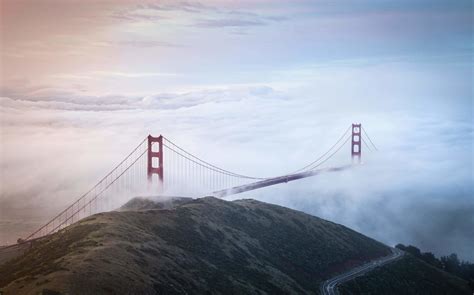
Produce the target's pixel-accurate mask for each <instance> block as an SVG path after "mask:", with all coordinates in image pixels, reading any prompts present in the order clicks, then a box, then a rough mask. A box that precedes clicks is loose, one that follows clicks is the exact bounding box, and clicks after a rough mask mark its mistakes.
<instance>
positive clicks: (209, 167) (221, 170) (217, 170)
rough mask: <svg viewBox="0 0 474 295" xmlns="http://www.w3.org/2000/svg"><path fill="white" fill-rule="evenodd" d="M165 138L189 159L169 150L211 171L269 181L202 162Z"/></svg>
mask: <svg viewBox="0 0 474 295" xmlns="http://www.w3.org/2000/svg"><path fill="white" fill-rule="evenodd" d="M163 138H164V139H165V140H166V141H167V142H169V143H170V144H171V145H173V146H174V147H175V148H177V149H179V150H180V151H181V152H182V153H185V154H187V155H188V157H186V156H184V155H183V154H181V153H179V152H178V151H176V150H174V149H173V148H171V147H169V146H166V145H165V144H163V145H165V146H166V147H167V148H168V149H170V150H172V151H174V152H175V153H177V154H179V155H180V156H182V157H185V158H186V159H188V160H190V161H193V160H192V159H190V158H189V157H191V158H194V159H195V160H196V161H199V162H201V163H202V164H200V163H196V162H195V161H193V162H194V163H196V164H199V165H201V166H203V167H205V168H208V169H210V170H213V171H215V172H220V173H222V174H225V175H228V176H234V177H239V178H245V179H255V180H263V179H267V178H268V177H255V176H248V175H242V174H238V173H235V172H232V171H229V170H225V169H222V168H220V167H218V166H216V165H213V164H211V163H209V162H206V161H204V160H202V159H201V158H199V157H197V156H195V155H193V154H191V153H190V152H188V151H186V150H184V149H183V148H181V147H180V146H178V145H177V144H175V143H174V142H172V141H171V140H169V139H168V138H166V137H164V136H163Z"/></svg>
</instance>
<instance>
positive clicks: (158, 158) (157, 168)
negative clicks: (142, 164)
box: [147, 135, 164, 189]
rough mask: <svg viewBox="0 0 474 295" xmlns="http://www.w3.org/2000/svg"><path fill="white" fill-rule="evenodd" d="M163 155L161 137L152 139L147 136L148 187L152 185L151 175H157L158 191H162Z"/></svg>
mask: <svg viewBox="0 0 474 295" xmlns="http://www.w3.org/2000/svg"><path fill="white" fill-rule="evenodd" d="M153 143H156V144H153ZM154 148H155V150H154ZM156 148H158V150H156ZM163 154H164V153H163V136H162V135H160V136H158V137H153V136H151V135H148V152H147V155H148V159H147V177H148V185H149V186H151V185H152V184H153V175H154V174H156V175H158V186H159V187H160V189H163Z"/></svg>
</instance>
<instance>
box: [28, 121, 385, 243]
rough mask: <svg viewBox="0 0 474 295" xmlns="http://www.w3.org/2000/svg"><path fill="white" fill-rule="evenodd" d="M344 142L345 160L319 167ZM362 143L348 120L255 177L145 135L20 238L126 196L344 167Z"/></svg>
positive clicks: (219, 189) (239, 184) (271, 180)
mask: <svg viewBox="0 0 474 295" xmlns="http://www.w3.org/2000/svg"><path fill="white" fill-rule="evenodd" d="M349 131H351V132H349ZM348 143H350V148H351V158H352V162H351V163H349V164H346V165H341V166H336V167H329V168H322V166H323V164H325V163H326V162H327V161H328V160H329V159H331V158H332V157H333V156H334V155H335V154H337V153H338V152H340V151H341V149H342V148H343V147H344V146H346V144H348ZM362 144H364V145H365V147H366V148H367V149H368V150H370V151H372V150H377V148H376V146H375V145H374V143H373V142H372V140H371V139H370V137H369V136H368V134H367V132H366V131H365V129H364V128H363V127H362V125H361V124H352V125H351V126H348V128H347V129H346V131H345V132H344V133H343V134H342V136H341V137H340V138H339V139H338V140H337V141H336V142H335V143H334V144H333V145H332V146H331V147H330V148H329V149H328V150H327V151H326V152H325V153H323V154H322V155H320V156H319V157H317V158H315V160H314V161H312V162H311V163H309V164H307V165H305V166H304V167H302V168H301V169H299V170H297V171H293V172H290V173H288V174H285V175H280V176H274V177H257V176H250V175H242V174H239V173H235V172H232V171H229V170H226V169H223V168H220V167H217V166H215V165H213V164H211V163H209V162H207V161H204V160H202V159H200V158H199V157H197V156H195V155H193V154H191V153H190V152H188V151H186V150H184V149H183V148H181V147H180V146H179V145H177V144H176V143H174V142H173V141H171V140H170V139H168V138H166V137H164V136H162V135H160V136H158V137H153V136H151V135H149V136H147V137H146V138H144V139H143V140H142V142H140V143H139V144H138V146H137V147H136V148H134V149H133V150H132V151H131V152H130V153H129V154H128V155H127V156H126V157H125V158H124V159H123V160H122V161H121V162H120V163H119V164H118V165H117V166H115V167H114V168H113V169H112V170H111V171H110V172H109V173H108V174H107V175H105V177H103V178H102V179H101V180H100V181H98V182H97V183H96V184H95V185H94V186H92V188H90V189H89V190H88V191H87V192H86V193H84V194H83V195H82V196H80V197H79V198H77V200H76V201H75V202H74V203H72V204H71V205H69V206H68V207H67V208H65V209H64V210H63V211H61V212H60V213H59V214H57V215H56V216H54V217H53V218H52V219H51V220H50V221H49V222H47V223H46V224H45V225H43V226H42V227H40V228H39V229H37V230H36V231H34V232H33V233H31V234H30V235H29V236H28V237H26V238H25V239H24V240H23V241H28V240H33V239H36V238H39V237H42V236H45V235H49V234H51V233H54V232H56V231H58V230H60V229H62V228H65V227H67V226H68V225H70V224H72V223H74V222H76V221H78V220H80V219H82V218H84V217H87V216H90V215H92V214H95V213H99V212H105V211H110V210H114V209H116V208H115V207H116V204H117V198H119V199H122V200H124V201H126V200H127V199H130V197H132V196H138V195H150V194H153V195H160V194H167V193H169V192H173V193H174V195H181V196H193V197H199V196H209V195H212V196H216V197H225V196H228V195H232V194H237V193H242V192H246V191H250V190H255V189H258V188H262V187H266V186H271V185H276V184H279V183H285V182H289V181H294V180H297V179H302V178H306V177H310V176H315V175H318V174H320V173H326V172H338V171H341V170H345V169H348V168H350V167H353V165H356V164H359V163H360V162H361V156H362Z"/></svg>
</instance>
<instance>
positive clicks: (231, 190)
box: [212, 165, 355, 198]
mask: <svg viewBox="0 0 474 295" xmlns="http://www.w3.org/2000/svg"><path fill="white" fill-rule="evenodd" d="M354 166H355V165H345V166H339V167H332V168H325V169H317V170H310V171H304V172H300V173H294V174H288V175H284V176H278V177H273V178H268V179H264V180H261V181H257V182H253V183H250V184H244V185H239V186H235V187H232V188H229V189H224V190H219V191H215V192H213V193H212V195H213V196H215V197H218V198H222V197H225V196H229V195H235V194H240V193H243V192H247V191H251V190H255V189H259V188H262V187H266V186H270V185H275V184H279V183H286V182H290V181H294V180H298V179H302V178H306V177H311V176H315V175H318V174H321V173H325V172H338V171H342V170H346V169H349V168H352V167H354Z"/></svg>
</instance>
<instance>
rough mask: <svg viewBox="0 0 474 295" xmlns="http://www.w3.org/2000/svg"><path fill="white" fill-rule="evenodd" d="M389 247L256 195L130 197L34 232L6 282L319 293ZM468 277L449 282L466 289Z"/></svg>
mask: <svg viewBox="0 0 474 295" xmlns="http://www.w3.org/2000/svg"><path fill="white" fill-rule="evenodd" d="M388 253H390V248H389V247H387V246H385V245H383V244H382V243H380V242H377V241H375V240H373V239H371V238H368V237H366V236H364V235H362V234H360V233H357V232H355V231H353V230H351V229H349V228H347V227H345V226H342V225H339V224H335V223H333V222H330V221H326V220H323V219H320V218H318V217H314V216H311V215H308V214H305V213H302V212H299V211H295V210H291V209H288V208H284V207H280V206H276V205H271V204H267V203H262V202H258V201H255V200H238V201H233V202H229V201H223V200H220V199H216V198H213V197H206V198H201V199H184V198H174V199H172V200H167V201H165V202H152V201H149V200H146V199H134V200H132V201H131V202H129V203H128V204H126V205H124V206H123V207H122V208H121V209H120V210H118V211H114V212H108V213H100V214H96V215H93V216H91V217H88V218H85V219H83V220H81V221H79V222H77V223H75V224H74V225H72V226H70V227H68V228H66V229H63V230H61V231H60V232H58V233H56V234H54V235H51V236H49V237H45V238H43V239H41V240H38V241H37V242H35V243H34V244H33V246H32V247H31V249H29V250H27V251H26V252H25V254H24V255H21V256H19V257H17V258H15V259H13V260H11V261H10V262H8V263H6V264H3V265H1V266H0V274H1V276H0V288H2V290H4V291H5V294H37V293H38V292H41V291H43V290H53V291H57V292H60V293H69V294H82V293H83V292H84V290H87V292H88V293H90V294H104V293H106V294H117V293H120V294H186V293H209V292H211V293H215V294H229V293H235V294H258V293H263V294H283V293H285V294H301V293H313V294H314V293H316V292H318V290H319V284H320V283H321V282H322V281H323V280H325V279H328V278H330V277H331V276H333V275H335V274H337V273H340V272H341V271H344V270H347V269H348V268H351V267H353V266H355V265H358V264H361V263H363V262H365V261H367V260H370V259H373V258H376V257H381V256H385V255H387V254H388ZM415 264H416V265H419V264H418V262H417V261H416V262H415ZM387 267H389V266H387ZM421 267H422V268H423V267H424V265H422V264H421ZM440 277H441V278H442V277H443V273H441V275H440ZM412 279H413V280H414V281H416V280H417V278H416V277H415V278H412ZM462 284H463V281H462V280H459V281H456V282H455V284H454V285H453V286H451V287H453V288H458V289H456V290H461V291H463V290H464V289H462ZM459 286H461V287H459ZM359 287H360V286H359V285H357V288H359ZM350 288H351V286H348V287H347V288H346V289H345V290H350ZM467 294H469V293H467Z"/></svg>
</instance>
